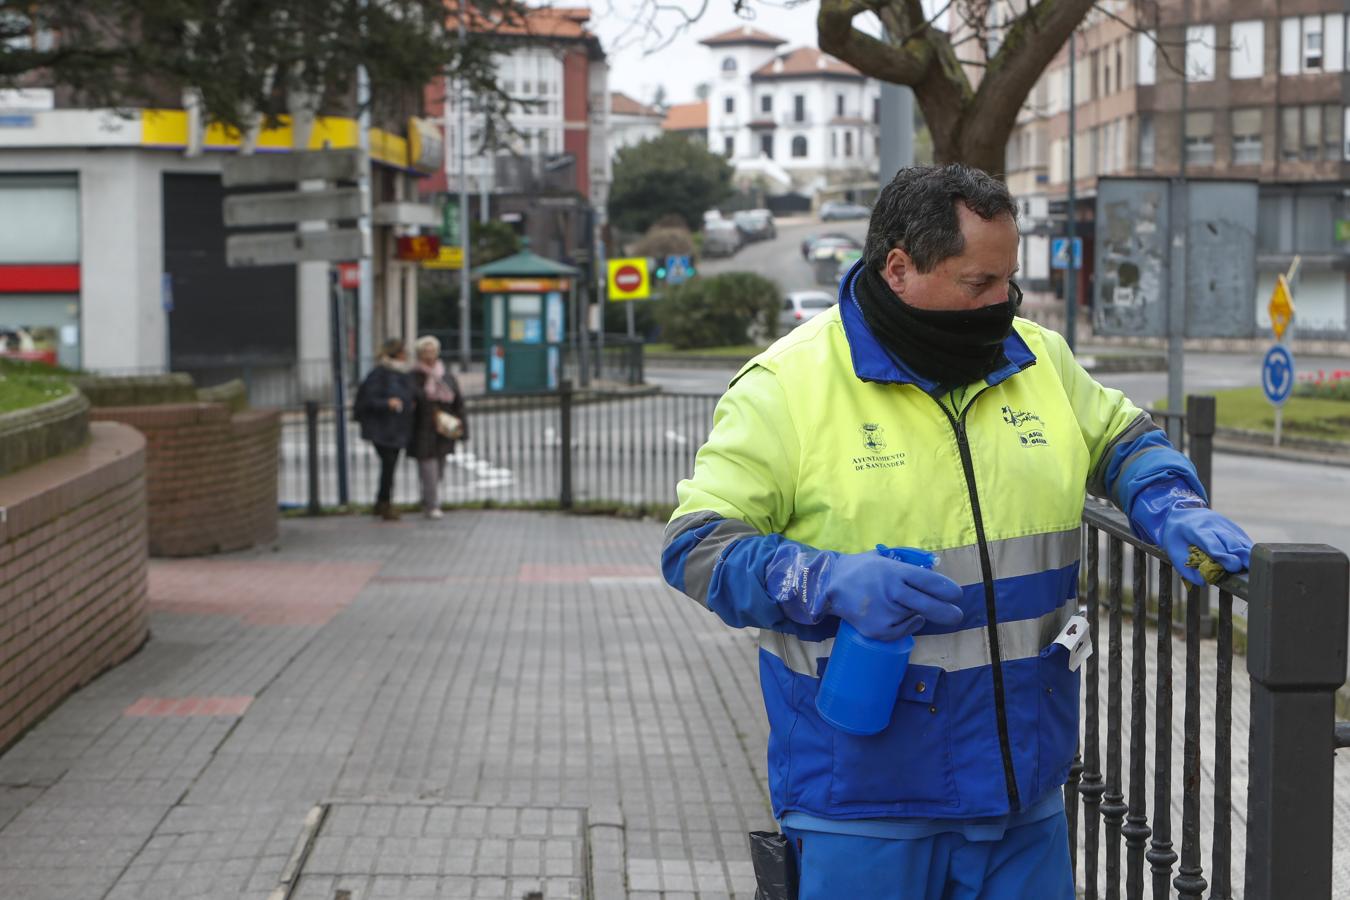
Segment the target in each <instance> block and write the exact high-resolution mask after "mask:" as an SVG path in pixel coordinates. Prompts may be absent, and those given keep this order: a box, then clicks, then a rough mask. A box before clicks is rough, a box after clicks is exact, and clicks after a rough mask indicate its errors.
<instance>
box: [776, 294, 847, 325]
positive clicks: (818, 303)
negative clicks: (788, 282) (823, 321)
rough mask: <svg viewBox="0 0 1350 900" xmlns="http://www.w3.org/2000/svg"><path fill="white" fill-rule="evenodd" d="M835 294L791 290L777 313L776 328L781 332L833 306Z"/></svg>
mask: <svg viewBox="0 0 1350 900" xmlns="http://www.w3.org/2000/svg"><path fill="white" fill-rule="evenodd" d="M834 303H835V295H834V294H830V293H827V292H826V291H792V292H791V293H789V294H788V295H787V296H786V297H784V298H783V308H782V310H781V311H780V312H779V313H778V330H779V331H780V332H782V333H783V334H786V333H787V332H789V331H791V330H792V329H794V328H796V327H797V326H798V325H800V324H802V323H803V322H805V321H806V320H807V319H809V318H811V317H812V316H817V315H820V314H821V313H823V312H824V311H825V310H827V309H829V308H830V307H831V306H834Z"/></svg>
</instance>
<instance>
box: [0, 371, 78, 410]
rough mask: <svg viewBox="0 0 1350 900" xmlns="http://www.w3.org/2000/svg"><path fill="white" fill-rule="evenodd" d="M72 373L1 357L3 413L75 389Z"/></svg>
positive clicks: (0, 388)
mask: <svg viewBox="0 0 1350 900" xmlns="http://www.w3.org/2000/svg"><path fill="white" fill-rule="evenodd" d="M68 377H69V373H67V372H62V371H59V370H53V369H51V368H50V367H47V366H39V365H33V364H28V363H21V362H14V361H11V360H0V413H7V412H13V411H14V410H16V409H24V408H26V407H29V406H37V405H38V404H40V403H46V402H47V401H49V400H54V399H56V398H57V397H60V396H61V395H62V394H66V393H69V392H70V390H71V387H70V384H69V382H68V381H67V380H66V379H67V378H68Z"/></svg>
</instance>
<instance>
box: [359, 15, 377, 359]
mask: <svg viewBox="0 0 1350 900" xmlns="http://www.w3.org/2000/svg"><path fill="white" fill-rule="evenodd" d="M365 8H366V0H361V9H362V11H363V12H364V10H365ZM364 27H365V26H364V25H363V26H362V28H363V29H364ZM356 107H357V114H356V115H357V119H356V130H357V142H358V146H359V148H360V150H361V172H360V177H359V178H358V179H357V180H356V187H357V189H358V190H360V192H361V215H360V216H359V217H358V218H357V220H356V228H357V230H358V231H360V232H361V258H360V259H358V260H357V261H356V268H357V272H358V274H359V276H360V278H361V283H360V284H359V285H358V286H357V288H356V327H357V329H358V334H357V335H356V359H357V369H356V375H357V377H361V376H363V375H364V374H365V373H366V372H369V371H370V370H371V368H372V367H373V366H374V365H375V333H374V323H375V284H374V282H375V273H374V270H373V268H372V267H371V264H370V254H371V253H372V252H373V251H374V236H373V233H372V229H371V222H370V218H371V216H370V213H371V196H370V73H369V72H367V71H366V67H365V66H364V65H361V66H357V67H356Z"/></svg>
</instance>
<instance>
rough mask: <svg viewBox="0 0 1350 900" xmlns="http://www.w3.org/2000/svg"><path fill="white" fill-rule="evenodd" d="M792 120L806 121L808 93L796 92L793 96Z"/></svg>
mask: <svg viewBox="0 0 1350 900" xmlns="http://www.w3.org/2000/svg"><path fill="white" fill-rule="evenodd" d="M792 121H794V122H805V121H806V95H804V94H794V95H793V96H792Z"/></svg>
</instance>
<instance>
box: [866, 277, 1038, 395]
mask: <svg viewBox="0 0 1350 900" xmlns="http://www.w3.org/2000/svg"><path fill="white" fill-rule="evenodd" d="M862 267H863V260H861V259H860V260H858V261H857V262H856V263H854V264H853V268H851V269H849V270H848V274H847V275H845V276H844V278H843V280H842V281H840V282H839V317H840V319H842V320H843V323H844V337H845V338H846V339H847V340H848V349H849V353H850V355H851V356H852V358H853V374H854V375H856V376H857V377H858V378H859V380H861V381H876V382H880V383H882V384H912V385H915V386H916V387H918V388H919V389H920V390H922V391H923V392H924V393H926V394H936V393H937V392H938V388H939V385H938V384H937V382H935V381H929V380H928V379H926V378H924V377H923V376H921V375H919V373H917V372H915V371H914V370H913V369H911V368H910V367H909V365H908V364H906V363H905V361H904V360H902V359H900V358H899V357H898V356H896V355H895V354H894V353H892V352H891V351H889V350H887V349H886V348H885V347H884V346H882V344H881V342H880V341H878V340H877V339H876V337H875V336H874V335H873V334H872V332H871V331H870V330H869V329H868V327H867V322H866V320H864V319H863V314H862V307H861V306H859V305H858V294H857V289H858V277H859V276H860V275H861V274H862ZM1003 353H1004V355H1005V356H1007V357H1008V364H1007V365H1006V366H1004V367H1003V368H1001V369H999V370H997V371H995V372H992V373H990V375H989V376H988V377H987V378H985V382H986V383H987V384H988V385H989V386H990V387H993V386H994V385H996V384H999V383H1000V382H1003V381H1006V380H1007V379H1009V378H1011V377H1012V376H1013V375H1016V374H1017V373H1018V372H1020V371H1022V370H1023V369H1025V368H1027V367H1028V366H1031V365H1034V364H1035V362H1036V354H1035V353H1033V352H1032V351H1031V348H1030V347H1028V346H1027V342H1026V341H1024V340H1023V339H1022V336H1021V335H1020V334H1018V333H1017V331H1016V330H1014V331H1013V333H1012V334H1010V335H1008V337H1007V338H1006V339H1005V340H1004V341H1003Z"/></svg>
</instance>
